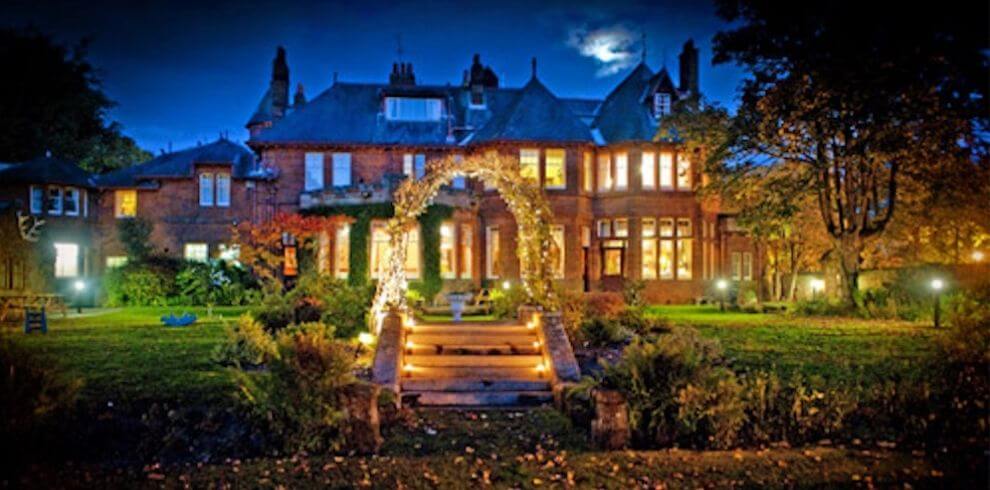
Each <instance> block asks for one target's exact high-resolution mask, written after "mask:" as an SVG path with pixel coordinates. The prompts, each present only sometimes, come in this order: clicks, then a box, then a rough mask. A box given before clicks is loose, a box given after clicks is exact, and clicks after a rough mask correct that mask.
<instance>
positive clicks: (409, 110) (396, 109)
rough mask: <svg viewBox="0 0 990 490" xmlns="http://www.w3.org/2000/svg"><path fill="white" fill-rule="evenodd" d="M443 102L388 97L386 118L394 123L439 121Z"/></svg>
mask: <svg viewBox="0 0 990 490" xmlns="http://www.w3.org/2000/svg"><path fill="white" fill-rule="evenodd" d="M442 117H443V101H442V100H441V99H427V98H420V97H386V98H385V118H386V119H389V120H393V121H439V120H440V119H441V118H442Z"/></svg>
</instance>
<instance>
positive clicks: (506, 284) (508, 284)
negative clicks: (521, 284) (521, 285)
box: [502, 281, 512, 291]
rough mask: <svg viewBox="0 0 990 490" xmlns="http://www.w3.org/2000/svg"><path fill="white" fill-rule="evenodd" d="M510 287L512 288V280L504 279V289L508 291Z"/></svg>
mask: <svg viewBox="0 0 990 490" xmlns="http://www.w3.org/2000/svg"><path fill="white" fill-rule="evenodd" d="M510 288H512V283H511V282H509V281H502V289H504V290H506V291H508V290H509V289H510Z"/></svg>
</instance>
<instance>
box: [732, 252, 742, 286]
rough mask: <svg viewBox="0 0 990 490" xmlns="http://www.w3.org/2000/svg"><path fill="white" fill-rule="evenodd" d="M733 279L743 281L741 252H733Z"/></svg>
mask: <svg viewBox="0 0 990 490" xmlns="http://www.w3.org/2000/svg"><path fill="white" fill-rule="evenodd" d="M732 279H733V280H736V281H738V280H740V279H742V255H741V254H740V253H739V252H732Z"/></svg>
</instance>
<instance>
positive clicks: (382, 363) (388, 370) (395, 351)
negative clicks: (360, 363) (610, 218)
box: [371, 309, 403, 399]
mask: <svg viewBox="0 0 990 490" xmlns="http://www.w3.org/2000/svg"><path fill="white" fill-rule="evenodd" d="M402 333H403V332H402V316H401V315H399V312H398V311H396V310H394V309H393V310H390V311H389V312H388V313H386V314H385V318H384V319H382V330H381V332H379V334H378V347H377V348H376V350H375V362H374V364H373V365H372V368H371V379H372V381H374V382H375V384H377V385H379V386H381V387H382V388H384V389H387V390H392V391H393V392H395V393H396V394H398V393H399V370H400V369H401V368H402V366H401V362H402V337H403V335H402ZM396 399H398V397H396Z"/></svg>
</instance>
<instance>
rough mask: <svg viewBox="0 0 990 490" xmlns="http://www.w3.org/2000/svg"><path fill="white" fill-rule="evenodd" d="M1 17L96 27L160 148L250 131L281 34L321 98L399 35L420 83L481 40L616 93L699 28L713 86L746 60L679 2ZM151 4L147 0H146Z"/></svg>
mask: <svg viewBox="0 0 990 490" xmlns="http://www.w3.org/2000/svg"><path fill="white" fill-rule="evenodd" d="M5 3H6V4H7V5H6V6H5V7H4V8H3V10H4V12H3V13H2V14H0V16H2V17H0V19H2V20H0V23H2V24H3V25H6V26H17V27H23V26H27V25H33V26H35V27H37V28H39V29H41V30H42V31H44V32H48V33H51V34H53V35H54V36H55V37H56V39H58V40H59V41H62V42H67V43H75V42H77V41H78V40H79V39H81V38H84V37H88V38H90V39H91V40H92V43H91V45H90V49H89V54H90V55H89V59H90V61H91V62H92V63H93V64H94V65H96V66H97V68H98V69H99V70H100V74H101V77H102V79H103V81H104V89H105V91H106V92H107V93H108V94H109V95H110V97H111V98H113V99H114V100H115V101H116V102H117V104H118V106H117V107H116V108H115V109H114V110H113V111H112V113H111V117H112V119H114V120H116V121H119V122H120V123H122V124H123V125H124V132H125V133H126V134H128V135H130V136H132V137H134V138H135V139H136V140H137V142H138V144H139V145H141V146H142V147H144V148H145V149H148V150H150V151H152V152H154V153H158V151H159V150H160V149H162V148H167V147H168V145H169V144H170V143H171V145H172V148H173V149H179V148H182V147H184V146H189V145H195V144H196V143H197V141H203V142H206V141H210V140H213V139H215V138H216V137H217V135H218V134H219V133H220V132H221V131H226V132H228V133H229V135H230V137H231V139H234V140H237V141H243V140H244V139H246V137H247V131H246V130H245V129H244V123H245V122H246V121H247V119H248V118H249V117H250V115H251V113H252V112H253V110H254V108H255V106H256V105H257V103H258V100H259V99H260V98H261V96H262V94H263V93H264V91H265V89H266V88H267V84H268V80H269V77H270V76H271V60H272V58H273V57H274V54H275V47H276V46H277V45H283V46H285V48H286V50H287V54H288V62H289V69H290V83H291V85H292V91H293V92H294V90H295V86H296V84H297V83H302V84H303V85H304V87H305V90H306V94H307V97H308V98H310V99H311V98H313V97H315V96H316V95H317V94H319V93H320V92H322V91H323V90H326V89H327V88H328V87H329V85H330V84H331V81H332V78H333V73H334V72H337V73H338V77H339V80H341V81H352V82H386V81H387V77H388V72H389V70H390V68H391V64H392V62H393V61H395V60H396V58H397V45H398V43H397V38H401V46H402V49H403V51H404V55H403V58H404V60H405V61H408V62H411V63H412V64H413V67H414V70H415V73H416V77H417V82H418V83H424V84H445V83H448V82H449V83H452V84H458V83H460V81H461V77H462V72H463V70H465V69H466V68H467V67H468V66H469V65H470V62H471V55H472V54H473V53H476V52H477V53H480V54H481V58H482V62H483V63H485V64H489V65H491V66H492V68H493V69H494V70H495V71H496V73H497V74H498V75H499V77H500V78H501V82H502V85H503V86H520V85H522V84H523V83H525V82H526V80H527V79H528V78H529V73H530V58H532V57H534V56H535V57H536V58H537V59H538V72H539V77H540V79H541V80H542V81H543V82H544V83H545V84H546V85H547V86H548V87H549V88H550V90H552V91H553V92H554V93H555V94H557V95H558V96H562V97H595V98H601V97H604V96H605V95H606V94H607V93H608V91H609V90H611V89H612V88H613V87H614V86H615V85H616V84H617V83H618V82H619V81H621V80H622V77H624V76H625V75H626V74H627V73H628V72H629V70H630V69H631V67H632V66H633V65H635V64H636V63H638V61H639V59H640V50H641V48H640V46H641V33H642V32H645V33H646V46H647V63H648V64H649V65H650V66H651V67H652V68H653V69H654V70H657V69H659V67H660V66H661V65H662V63H663V61H664V59H666V64H667V67H668V69H670V70H671V74H672V75H673V76H674V77H675V78H674V80H675V83H676V80H677V79H676V76H677V54H678V53H679V52H680V48H681V45H682V44H683V43H684V41H685V40H687V39H688V38H694V40H695V43H696V44H697V45H698V47H699V49H700V50H701V75H700V76H701V90H702V92H703V93H704V94H705V95H706V96H707V97H708V98H710V99H712V100H715V101H718V102H719V103H721V104H723V105H726V106H729V107H733V106H734V105H735V103H734V99H735V89H736V85H737V84H738V82H739V80H740V78H741V71H740V70H739V69H738V68H736V67H733V66H724V65H723V66H718V67H713V66H712V65H711V38H712V35H713V34H714V33H715V32H717V31H718V30H719V29H721V28H723V27H724V25H723V24H722V23H721V21H720V20H719V19H717V18H716V17H715V15H714V8H713V7H712V6H711V5H709V4H707V3H702V4H700V5H694V2H685V1H667V0H664V1H662V2H647V1H629V2H620V1H603V2H578V1H561V2H557V1H553V2H540V1H534V0H529V1H515V0H513V1H480V2H479V1H475V0H470V1H446V0H444V1H434V2H429V3H427V2H377V1H355V2H331V1H310V2H288V1H270V2H252V1H246V2H227V1H224V2H207V1H202V2H195V3H184V2H181V1H172V2H105V1H100V0H90V1H63V2H37V1H24V0H13V2H12V3H11V2H10V0H8V1H7V2H5ZM141 3H145V4H144V5H138V4H141Z"/></svg>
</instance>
